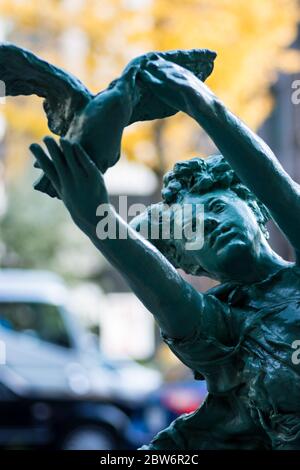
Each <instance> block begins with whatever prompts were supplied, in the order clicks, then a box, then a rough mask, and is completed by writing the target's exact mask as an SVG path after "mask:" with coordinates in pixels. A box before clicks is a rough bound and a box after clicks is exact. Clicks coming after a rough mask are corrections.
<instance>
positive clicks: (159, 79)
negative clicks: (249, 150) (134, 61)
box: [139, 58, 216, 118]
mask: <svg viewBox="0 0 300 470" xmlns="http://www.w3.org/2000/svg"><path fill="white" fill-rule="evenodd" d="M139 76H140V78H141V79H142V80H143V82H144V83H145V84H146V85H148V87H149V88H150V89H151V91H152V92H153V93H154V94H156V95H157V96H159V98H160V100H162V101H164V102H166V103H167V104H168V105H169V106H172V107H173V108H175V109H176V110H178V111H183V112H185V113H187V114H189V115H190V116H192V117H194V118H195V115H196V112H199V111H200V112H201V103H202V104H203V111H204V110H205V108H206V107H207V104H209V102H210V101H212V100H213V99H216V97H215V95H214V94H213V93H212V91H211V90H210V89H209V88H208V87H207V86H206V85H204V83H203V82H202V81H201V80H200V79H199V78H197V77H196V75H194V74H193V73H192V72H190V71H189V70H187V69H186V68H183V67H181V66H180V65H177V64H174V63H173V62H169V61H167V60H164V59H160V58H159V59H157V60H153V61H150V62H148V63H147V64H146V65H145V67H144V68H143V70H141V72H140V75H139Z"/></svg>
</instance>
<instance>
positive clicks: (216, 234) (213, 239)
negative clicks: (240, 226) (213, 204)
mask: <svg viewBox="0 0 300 470" xmlns="http://www.w3.org/2000/svg"><path fill="white" fill-rule="evenodd" d="M231 230H232V227H228V225H222V226H220V227H216V228H215V229H214V230H213V232H212V233H211V235H210V238H209V246H210V248H213V247H214V246H215V244H216V243H217V241H218V240H219V239H220V238H223V236H224V235H225V234H228V233H229V232H231Z"/></svg>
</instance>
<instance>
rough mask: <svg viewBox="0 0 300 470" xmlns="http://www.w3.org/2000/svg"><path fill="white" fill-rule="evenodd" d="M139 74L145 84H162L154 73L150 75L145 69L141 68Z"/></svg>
mask: <svg viewBox="0 0 300 470" xmlns="http://www.w3.org/2000/svg"><path fill="white" fill-rule="evenodd" d="M139 76H141V77H142V78H144V79H145V81H146V82H147V84H149V85H150V86H151V85H153V86H155V85H162V84H163V82H162V81H161V80H160V79H159V78H157V77H155V76H154V75H152V73H150V72H148V71H147V70H141V71H140V72H139Z"/></svg>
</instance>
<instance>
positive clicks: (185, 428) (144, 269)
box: [0, 46, 300, 450]
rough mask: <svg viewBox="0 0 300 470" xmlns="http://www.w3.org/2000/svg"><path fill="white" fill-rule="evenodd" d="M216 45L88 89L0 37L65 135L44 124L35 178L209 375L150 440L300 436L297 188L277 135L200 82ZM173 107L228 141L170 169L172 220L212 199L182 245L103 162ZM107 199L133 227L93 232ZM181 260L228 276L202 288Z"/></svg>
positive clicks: (262, 440)
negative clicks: (260, 132) (194, 399)
mask: <svg viewBox="0 0 300 470" xmlns="http://www.w3.org/2000/svg"><path fill="white" fill-rule="evenodd" d="M214 58H215V54H214V53H212V52H210V51H206V50H193V51H188V52H182V51H175V52H172V53H156V54H154V53H151V54H148V55H145V56H142V57H140V58H138V59H135V60H134V61H133V62H131V63H130V64H129V66H128V67H127V68H126V69H125V71H124V72H123V74H122V75H121V76H120V77H119V79H117V80H115V81H114V82H112V84H111V85H110V86H109V87H108V89H107V90H105V91H103V92H102V93H100V94H98V95H96V96H93V95H92V94H91V93H90V92H89V91H88V90H87V89H86V88H85V87H84V86H83V85H82V84H81V83H80V82H78V81H77V80H76V79H75V78H73V77H71V76H70V75H69V74H67V73H66V72H62V71H61V70H59V69H57V68H55V67H53V66H51V65H49V64H46V63H45V62H42V61H41V60H40V59H38V58H36V57H35V56H33V55H32V54H31V53H29V52H28V51H25V52H24V51H23V50H20V49H19V48H15V47H12V46H2V47H1V48H0V79H2V80H3V79H5V80H8V86H7V89H8V94H11V95H17V94H32V93H36V94H38V95H39V96H43V97H45V98H46V111H47V115H48V120H49V127H50V128H51V129H52V130H54V131H55V132H56V133H57V134H59V135H63V136H65V137H66V138H65V139H62V140H61V141H60V143H59V144H57V143H55V141H54V140H53V139H51V138H46V139H45V144H46V146H47V152H45V151H44V150H43V149H42V147H41V146H39V145H38V144H33V145H32V146H31V150H32V152H33V154H34V156H35V158H36V160H37V163H38V165H39V167H40V168H41V169H42V170H43V171H44V176H43V178H42V180H41V181H40V182H39V183H38V185H37V189H40V190H42V191H44V192H46V193H48V194H49V195H51V196H57V197H59V198H60V199H61V200H62V201H63V203H64V204H65V206H66V208H67V209H68V211H69V212H70V215H71V216H72V218H73V220H74V222H75V223H76V224H77V225H78V226H79V228H80V229H81V230H82V231H83V232H84V233H86V235H87V236H88V237H89V238H90V239H91V242H92V243H94V245H95V246H96V247H97V248H98V249H99V250H100V251H101V252H102V253H103V254H104V256H106V258H107V259H108V260H109V262H110V263H112V264H113V265H114V266H115V267H116V268H117V269H118V270H119V271H120V272H121V273H122V274H123V275H124V277H125V279H126V280H127V282H128V284H129V286H130V287H131V288H132V290H133V292H134V293H135V294H136V295H137V296H138V297H139V299H140V300H141V301H142V302H143V303H144V305H145V306H146V307H147V308H148V309H149V311H150V312H151V313H152V314H153V315H154V317H155V319H156V321H157V322H158V324H159V326H160V328H161V332H162V337H163V339H164V341H165V342H166V343H167V344H168V345H169V347H170V348H171V349H172V351H173V352H174V353H175V354H176V355H177V356H178V357H179V359H180V360H181V361H182V362H183V363H184V364H186V365H187V366H188V367H190V368H191V369H192V370H193V371H194V372H195V375H196V377H197V378H200V379H205V380H206V381H207V384H208V390H209V394H208V397H207V399H206V401H205V403H204V404H203V405H202V406H201V408H200V409H199V410H197V411H196V412H195V413H192V414H188V415H184V416H182V417H180V418H178V419H177V420H176V421H174V422H173V423H172V425H171V426H170V427H169V428H167V429H166V430H163V431H162V432H161V433H160V434H158V436H157V437H156V438H155V439H154V440H153V441H152V443H151V444H150V445H148V446H145V447H144V448H145V449H168V450H173V449H180V450H184V449H186V450H187V449H199V450H200V449H300V393H299V392H300V363H299V362H300V361H298V356H297V354H296V355H295V344H297V341H299V340H300V267H299V262H300V261H299V260H300V257H299V253H300V223H299V214H300V189H299V186H298V185H297V184H296V183H294V182H293V181H292V180H291V178H290V177H289V175H288V174H287V173H286V172H285V171H284V169H283V168H282V167H281V165H280V163H279V162H278V160H277V159H276V157H275V156H274V155H273V153H272V151H271V150H270V149H269V148H268V146H267V145H266V144H265V143H264V142H263V141H262V140H261V139H260V138H259V137H258V136H257V135H256V134H255V133H253V132H252V131H251V130H250V129H249V128H248V127H247V126H246V125H245V124H244V123H242V122H241V121H240V120H239V119H238V118H237V117H236V116H234V115H233V114H232V113H231V112H230V111H229V110H228V109H227V108H226V107H225V106H224V104H223V103H222V102H221V101H220V100H219V99H218V98H217V97H216V96H215V95H214V94H213V93H212V92H211V91H210V90H209V89H208V88H207V87H206V85H204V83H203V81H202V80H204V79H205V78H206V77H207V76H208V75H209V73H210V72H211V71H212V66H213V60H214ZM24 67H25V69H26V70H27V72H28V73H27V75H26V80H23V79H21V76H22V77H24ZM37 77H38V78H39V80H37ZM54 90H55V92H54ZM60 94H61V95H60ZM58 96H61V97H63V96H65V97H66V96H67V97H68V99H65V101H63V99H62V100H61V101H59V100H58ZM177 111H183V112H185V113H187V114H188V115H189V116H190V117H191V118H193V119H194V120H196V122H197V123H199V125H200V126H201V127H202V128H203V129H204V130H205V131H206V132H207V134H208V135H209V136H210V137H211V138H212V140H213V141H214V143H215V144H216V146H217V147H218V149H219V151H220V154H221V155H215V156H211V157H209V158H208V159H206V160H205V162H204V161H203V160H201V159H199V158H196V159H193V160H190V161H188V162H180V163H178V164H177V165H175V167H174V169H173V171H171V172H169V173H168V174H167V175H166V177H165V179H164V187H163V191H162V198H163V202H164V203H167V204H168V205H169V207H168V208H167V209H166V208H165V206H164V208H163V210H168V211H169V212H170V215H171V217H172V218H173V220H174V221H175V224H176V223H180V224H184V225H185V224H193V223H194V222H195V220H193V217H195V216H194V215H193V213H191V214H190V216H189V217H190V218H189V219H188V220H185V219H184V220H181V221H180V218H178V217H177V216H176V210H178V206H179V207H183V206H184V204H190V205H192V206H193V207H194V206H195V207H196V206H197V205H198V204H201V205H203V206H204V243H203V245H201V248H199V249H197V250H187V248H186V240H185V239H176V238H175V237H174V236H173V235H172V233H171V236H170V237H169V238H168V239H163V237H161V238H159V239H155V240H154V239H153V240H151V241H152V243H148V242H147V241H146V240H145V239H144V238H143V237H142V236H140V235H137V232H139V231H140V232H141V233H143V228H145V227H148V226H149V225H150V226H151V223H152V221H151V211H150V210H147V211H146V212H145V213H143V214H141V215H140V216H138V217H137V218H136V219H134V220H133V222H132V224H131V227H130V226H128V225H127V224H126V223H125V221H123V220H122V219H121V218H120V217H119V215H118V214H117V213H116V212H115V210H114V209H113V207H112V206H110V205H109V196H108V194H107V191H106V187H105V183H104V180H103V177H102V173H101V172H104V171H105V170H106V169H107V168H108V167H109V166H112V165H113V164H115V163H116V161H117V160H118V156H119V149H120V143H121V138H122V132H123V129H124V127H125V126H127V125H128V124H129V123H131V122H134V121H135V120H144V119H154V118H162V117H167V116H170V115H172V114H175V113H176V112H177ZM79 144H81V145H79ZM50 157H51V158H50ZM100 170H101V171H100ZM104 203H105V204H108V212H107V215H106V216H107V217H109V218H110V219H111V220H112V221H113V222H114V223H115V224H116V226H117V228H119V229H120V230H121V231H122V233H124V231H125V232H126V231H127V233H128V235H130V234H131V235H135V236H134V237H133V236H128V237H127V238H126V239H124V238H122V239H118V238H116V239H110V238H107V239H105V240H100V239H99V238H98V237H97V235H96V226H97V224H98V222H99V217H97V216H96V209H97V207H98V206H99V204H104ZM161 207H163V206H162V204H160V205H158V206H157V208H161ZM176 207H177V209H175V208H176ZM271 217H272V218H273V219H274V220H275V222H276V223H277V225H278V226H279V227H280V229H281V230H282V232H283V233H284V234H285V236H286V237H287V239H288V240H289V241H290V243H291V245H292V246H293V247H294V250H295V256H296V262H295V263H289V262H287V261H285V260H283V259H282V258H281V257H280V256H278V255H277V254H276V253H275V252H274V251H273V250H272V248H271V247H270V245H269V244H268V241H267V239H268V232H267V229H266V226H265V224H266V222H267V220H268V219H269V218H271ZM178 220H179V221H180V222H178ZM155 223H158V224H160V220H158V221H157V220H156V222H155ZM178 267H181V268H182V269H184V270H185V271H186V272H187V273H191V274H194V275H199V276H201V275H204V274H205V275H206V276H210V277H211V278H213V279H216V280H218V281H220V285H219V286H218V287H216V288H214V289H212V290H210V291H208V292H206V293H204V294H201V293H199V292H197V291H196V290H195V289H194V288H193V287H192V286H191V285H190V284H188V283H187V282H186V281H185V280H184V279H183V278H182V277H181V276H180V275H179V274H178V272H177V271H176V269H175V268H178ZM295 342H296V343H295ZM296 352H297V351H296Z"/></svg>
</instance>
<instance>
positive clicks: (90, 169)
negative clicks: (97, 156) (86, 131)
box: [73, 144, 99, 175]
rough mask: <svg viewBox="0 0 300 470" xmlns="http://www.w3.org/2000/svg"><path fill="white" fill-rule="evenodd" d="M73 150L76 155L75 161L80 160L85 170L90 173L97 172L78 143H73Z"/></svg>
mask: <svg viewBox="0 0 300 470" xmlns="http://www.w3.org/2000/svg"><path fill="white" fill-rule="evenodd" d="M73 148H74V151H75V153H76V156H77V161H79V162H80V165H81V166H82V167H83V168H84V169H85V172H86V173H87V174H88V175H90V174H91V173H92V172H94V171H97V172H99V170H98V168H97V167H96V165H95V163H94V162H93V161H92V160H91V159H90V157H89V156H88V154H87V153H86V151H85V150H84V149H83V148H82V147H81V145H80V144H73Z"/></svg>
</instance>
